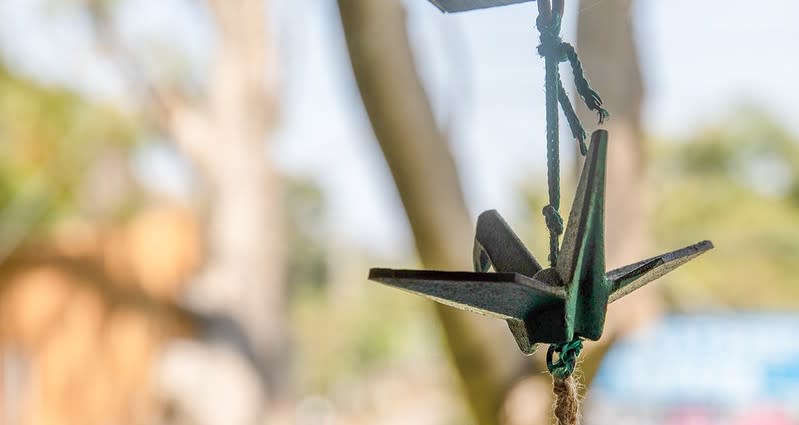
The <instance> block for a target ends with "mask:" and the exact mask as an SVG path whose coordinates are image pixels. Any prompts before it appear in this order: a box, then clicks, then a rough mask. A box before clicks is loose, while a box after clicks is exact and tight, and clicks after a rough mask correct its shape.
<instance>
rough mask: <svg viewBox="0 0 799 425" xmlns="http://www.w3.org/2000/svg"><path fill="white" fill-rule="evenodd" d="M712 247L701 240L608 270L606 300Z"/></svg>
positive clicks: (633, 289)
mask: <svg viewBox="0 0 799 425" xmlns="http://www.w3.org/2000/svg"><path fill="white" fill-rule="evenodd" d="M712 248H713V243H712V242H710V241H702V242H699V243H696V244H694V245H691V246H687V247H685V248H682V249H678V250H676V251H672V252H668V253H666V254H663V255H659V256H657V257H652V258H649V259H646V260H643V261H639V262H637V263H633V264H630V265H628V266H624V267H621V268H618V269H616V270H611V271H609V272H608V273H607V279H608V281H610V285H611V294H610V298H609V299H608V301H609V302H613V301H616V300H617V299H619V298H621V297H623V296H625V295H627V294H629V293H630V292H632V291H635V290H636V289H638V288H640V287H642V286H644V285H646V284H647V283H649V282H651V281H653V280H655V279H658V278H659V277H661V276H663V275H665V274H666V273H668V272H670V271H672V270H674V269H676V268H677V267H680V266H681V265H683V264H685V263H687V262H689V261H691V260H693V259H694V258H696V257H698V256H699V255H701V254H703V253H705V252H706V251H708V250H710V249H712Z"/></svg>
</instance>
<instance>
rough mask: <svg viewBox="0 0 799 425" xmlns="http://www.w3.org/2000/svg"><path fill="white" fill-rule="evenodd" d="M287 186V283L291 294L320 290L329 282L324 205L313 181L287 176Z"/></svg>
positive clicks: (320, 191)
mask: <svg viewBox="0 0 799 425" xmlns="http://www.w3.org/2000/svg"><path fill="white" fill-rule="evenodd" d="M286 186H287V188H286V192H285V199H284V201H285V209H286V222H287V223H286V226H287V229H288V231H287V232H286V233H287V235H286V236H287V237H288V241H287V243H288V264H287V265H286V267H287V280H288V282H287V285H288V287H289V289H290V291H291V292H292V294H293V295H301V294H302V293H303V292H305V291H306V290H310V291H318V290H321V289H322V288H323V287H324V286H325V283H326V282H327V281H328V277H327V273H328V265H327V258H328V253H327V243H328V237H329V235H328V232H327V228H326V226H325V214H326V213H327V204H326V202H325V198H324V195H323V193H322V190H321V188H320V187H319V186H318V185H317V184H315V183H314V182H313V181H309V180H301V179H289V180H288V182H287V184H286Z"/></svg>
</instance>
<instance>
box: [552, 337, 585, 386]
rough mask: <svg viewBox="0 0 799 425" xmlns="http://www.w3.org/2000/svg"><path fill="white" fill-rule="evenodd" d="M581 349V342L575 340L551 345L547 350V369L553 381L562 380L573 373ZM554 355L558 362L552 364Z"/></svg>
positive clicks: (578, 339)
mask: <svg viewBox="0 0 799 425" xmlns="http://www.w3.org/2000/svg"><path fill="white" fill-rule="evenodd" d="M582 349H583V341H582V340H581V339H580V338H575V339H573V340H572V341H569V342H565V343H561V344H552V345H550V346H549V350H547V369H548V370H549V373H550V374H552V376H554V377H555V379H558V380H564V379H566V378H568V377H569V376H571V374H572V373H574V368H575V366H576V365H577V357H579V356H580V351H582ZM555 353H557V354H558V361H556V362H554V363H553V362H552V360H553V357H554V355H555Z"/></svg>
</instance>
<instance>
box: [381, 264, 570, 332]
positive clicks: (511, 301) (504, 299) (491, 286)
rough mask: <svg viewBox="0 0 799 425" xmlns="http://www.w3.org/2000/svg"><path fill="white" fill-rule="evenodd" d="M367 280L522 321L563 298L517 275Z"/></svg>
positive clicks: (399, 275) (403, 273)
mask: <svg viewBox="0 0 799 425" xmlns="http://www.w3.org/2000/svg"><path fill="white" fill-rule="evenodd" d="M369 279H370V280H374V281H377V282H380V283H383V284H386V285H389V286H392V287H395V288H398V289H402V290H405V291H408V292H411V293H413V294H416V295H422V296H424V297H426V298H430V299H432V300H434V301H437V302H440V303H442V304H446V305H449V306H452V307H455V308H459V309H461V310H467V311H471V312H475V313H480V314H484V315H487V316H492V317H496V318H500V319H505V320H511V319H516V320H524V319H525V318H526V317H527V315H528V314H529V313H530V312H532V311H533V310H536V309H538V308H541V307H547V306H550V305H552V304H553V303H555V302H558V301H560V302H561V303H562V302H563V300H564V299H565V298H566V294H565V292H564V290H563V288H558V287H553V286H551V285H548V284H545V283H543V282H539V281H537V280H535V279H533V278H530V277H527V276H523V275H521V274H518V273H479V272H450V271H429V270H395V269H371V270H369Z"/></svg>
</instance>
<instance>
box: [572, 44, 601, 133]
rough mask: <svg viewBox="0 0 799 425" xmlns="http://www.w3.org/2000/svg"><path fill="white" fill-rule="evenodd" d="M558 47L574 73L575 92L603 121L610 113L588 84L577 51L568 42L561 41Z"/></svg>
mask: <svg viewBox="0 0 799 425" xmlns="http://www.w3.org/2000/svg"><path fill="white" fill-rule="evenodd" d="M560 48H561V52H562V54H563V56H564V57H565V58H566V59H568V61H569V65H571V69H572V74H573V75H574V87H575V89H577V94H579V95H580V97H582V98H583V101H584V102H585V106H587V107H588V109H590V110H592V111H594V112H596V113H597V114H599V123H600V124H602V123H604V122H605V120H606V119H607V118H608V117H609V116H610V113H609V112H608V111H607V110H606V109H605V108H603V107H602V98H601V97H599V93H597V92H596V91H594V90H593V89H592V88H591V85H589V84H588V79H587V78H585V72H584V71H583V64H582V62H580V57H579V56H577V51H576V50H575V49H574V46H572V45H571V44H569V43H561V45H560Z"/></svg>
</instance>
